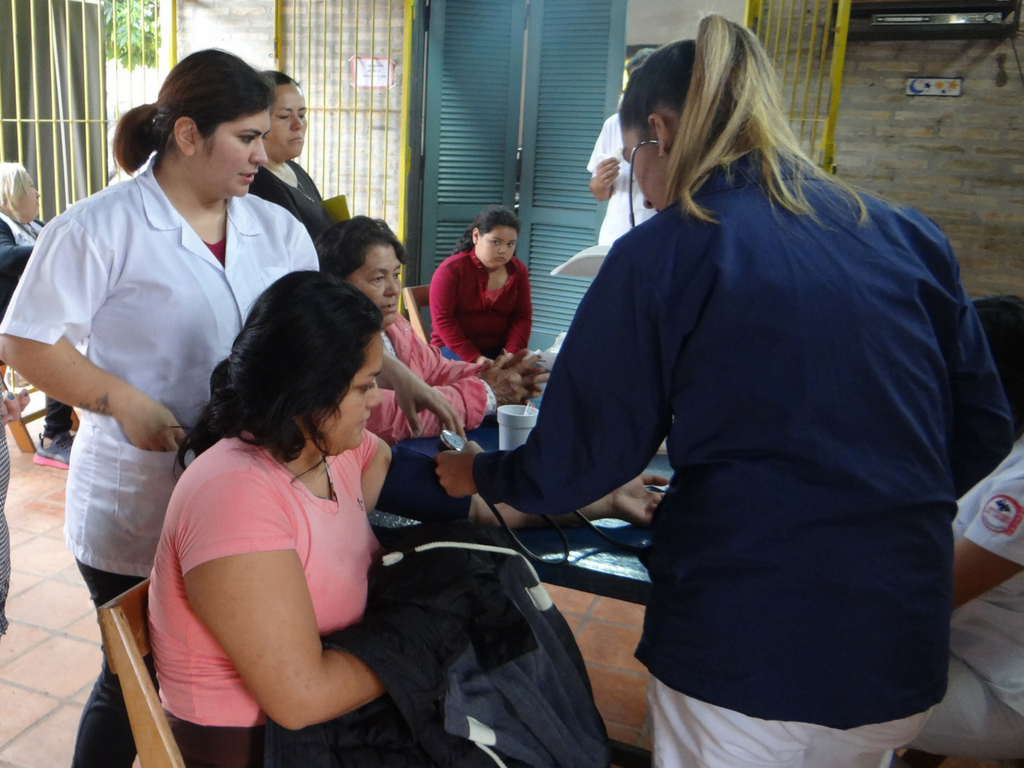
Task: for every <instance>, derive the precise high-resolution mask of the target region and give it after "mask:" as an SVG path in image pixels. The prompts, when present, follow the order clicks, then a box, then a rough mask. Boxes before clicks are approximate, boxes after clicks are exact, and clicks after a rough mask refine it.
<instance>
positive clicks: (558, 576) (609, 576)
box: [373, 426, 671, 605]
mask: <svg viewBox="0 0 1024 768" xmlns="http://www.w3.org/2000/svg"><path fill="white" fill-rule="evenodd" d="M466 436H467V437H468V438H469V439H470V440H474V441H476V442H477V443H479V444H480V445H481V446H482V447H483V449H484V450H487V451H493V450H497V448H498V429H497V427H492V426H483V427H478V428H477V429H473V430H470V431H469V432H467V435H466ZM401 445H403V446H405V447H408V448H411V449H413V450H415V451H418V452H420V453H423V454H426V455H428V456H433V455H434V454H435V453H437V450H438V446H437V438H436V437H422V438H414V439H410V440H403V441H402V443H401ZM648 469H649V470H650V471H652V472H658V473H661V474H664V475H671V469H670V468H669V465H668V457H667V456H663V455H660V454H659V455H658V456H655V457H654V459H653V460H652V462H651V464H650V466H649V467H648ZM374 514H375V515H380V513H374ZM389 518H391V519H389ZM373 522H374V524H375V525H382V526H383V527H394V526H395V525H398V524H404V523H400V522H398V520H395V519H393V516H380V517H376V518H374V519H373ZM596 524H597V525H598V526H599V527H600V528H601V529H602V531H604V532H606V533H607V534H608V535H609V536H612V537H613V538H615V539H616V540H618V541H622V542H625V543H626V544H630V545H634V546H646V545H647V544H649V543H650V531H649V530H647V529H646V528H635V527H633V526H631V525H629V524H627V523H623V522H622V521H620V520H601V521H597V523H596ZM562 530H563V531H564V532H565V535H566V538H567V539H568V540H569V557H568V560H567V561H566V562H565V563H561V564H555V563H551V564H544V563H537V562H534V563H533V565H534V567H535V568H536V569H537V574H538V575H539V576H540V578H541V580H542V581H544V582H546V583H548V584H554V585H556V586H560V587H566V588H569V589H576V590H579V591H581V592H589V593H591V594H594V595H601V596H603V597H612V598H615V599H617V600H626V601H627V602H631V603H638V604H640V605H646V604H647V596H648V594H649V593H650V590H651V580H650V577H649V576H648V574H647V569H646V568H645V567H644V566H643V564H642V563H641V562H640V559H639V557H638V556H637V555H636V554H634V553H632V552H628V551H626V550H624V549H619V548H617V547H615V546H614V545H612V544H609V543H608V542H606V541H604V540H603V539H601V537H599V536H598V535H597V534H596V533H594V532H593V531H592V530H590V529H589V528H588V527H586V526H573V527H565V528H563V529H562ZM516 533H517V535H518V536H519V538H520V540H521V541H522V542H523V544H525V545H526V547H527V548H528V549H529V550H530V551H531V552H533V553H534V554H536V555H538V556H540V557H543V558H545V559H551V560H557V559H560V558H561V556H562V554H563V553H564V546H563V544H562V540H561V538H560V537H559V536H558V534H557V533H556V532H555V531H554V530H552V529H550V528H535V529H528V530H523V531H517V532H516Z"/></svg>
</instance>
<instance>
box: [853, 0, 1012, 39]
mask: <svg viewBox="0 0 1024 768" xmlns="http://www.w3.org/2000/svg"><path fill="white" fill-rule="evenodd" d="M1020 10H1021V0H852V2H851V7H850V34H849V38H850V39H851V40H913V39H919V40H920V39H954V40H955V39H967V38H980V37H990V38H992V37H1005V36H1007V35H1010V34H1013V33H1014V32H1015V31H1016V30H1017V27H1018V24H1019V23H1020Z"/></svg>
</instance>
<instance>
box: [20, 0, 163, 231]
mask: <svg viewBox="0 0 1024 768" xmlns="http://www.w3.org/2000/svg"><path fill="white" fill-rule="evenodd" d="M173 18H174V3H173V0H0V161H3V162H19V163H21V164H23V165H24V166H25V167H26V168H27V169H28V171H29V174H30V175H31V176H32V178H33V179H34V180H35V182H36V186H37V187H38V188H39V191H40V193H41V194H42V216H43V217H44V218H46V219H49V218H52V217H53V216H55V215H57V214H58V213H60V212H61V211H63V210H64V209H65V208H67V206H69V205H70V204H71V203H73V202H75V201H76V200H79V199H81V198H83V197H87V196H88V195H90V194H92V193H93V192H96V191H98V190H100V189H102V188H103V187H104V186H106V184H107V182H108V180H109V179H110V177H111V174H112V171H113V164H112V161H111V158H110V155H109V151H110V150H109V144H110V141H109V139H110V138H111V137H112V136H113V130H114V126H115V125H116V124H117V119H118V118H119V117H120V115H121V113H122V112H123V111H125V110H126V109H128V108H130V107H132V106H135V105H137V104H142V103H144V102H146V101H153V100H155V99H156V93H157V91H158V90H159V87H160V83H161V82H162V81H163V77H164V74H166V72H167V70H168V69H169V68H170V65H171V63H172V62H173V59H174V55H175V52H174V24H173V23H164V24H162V20H163V19H168V20H172V19H173Z"/></svg>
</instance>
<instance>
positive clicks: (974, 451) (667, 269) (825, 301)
mask: <svg viewBox="0 0 1024 768" xmlns="http://www.w3.org/2000/svg"><path fill="white" fill-rule="evenodd" d="M734 168H735V169H736V173H735V174H734V175H733V177H732V178H731V179H730V178H728V177H727V176H726V175H725V174H724V173H720V174H718V175H716V176H714V177H712V178H711V179H710V180H709V181H708V182H707V183H706V184H705V185H704V187H703V188H702V189H701V191H700V193H699V195H698V202H699V203H700V204H701V205H703V206H704V207H706V208H708V209H710V211H711V212H712V213H713V215H714V216H715V218H716V219H717V220H718V222H719V223H716V224H709V223H702V222H699V221H696V220H693V219H688V218H684V217H683V216H682V215H681V214H680V212H679V209H678V207H676V206H673V207H672V208H671V209H668V210H665V211H663V212H661V213H660V214H659V215H657V216H655V217H654V218H653V219H651V220H650V221H648V222H646V223H644V224H643V225H642V226H640V227H638V228H637V229H635V230H633V231H632V232H630V233H628V234H626V235H625V236H623V237H622V238H620V239H619V240H618V241H616V243H615V245H614V246H613V247H612V250H611V252H610V254H609V255H608V258H607V260H606V261H605V263H604V265H603V267H602V268H601V272H600V274H599V275H598V276H597V278H596V279H595V280H594V282H593V285H592V286H591V288H590V290H589V291H588V292H587V294H586V296H585V297H584V299H583V301H582V303H581V304H580V307H579V310H578V311H577V313H576V316H575V319H574V320H573V323H572V327H571V329H570V331H569V334H568V337H567V338H566V340H565V344H564V345H563V346H562V349H561V351H560V353H559V356H558V364H557V366H556V367H555V369H554V372H553V374H552V377H551V380H550V382H549V383H548V386H547V391H546V392H545V394H544V401H543V405H542V407H541V413H540V418H539V421H538V424H537V427H536V428H535V429H534V431H533V433H532V434H531V436H530V439H529V441H528V442H527V444H526V445H525V446H524V447H523V448H520V449H518V450H516V451H513V452H510V453H504V454H503V453H500V452H498V453H493V454H483V455H481V456H478V457H477V459H476V462H475V464H474V477H475V480H476V483H477V486H478V488H479V490H480V492H481V493H482V494H483V495H484V496H485V497H486V498H487V499H489V500H490V501H495V502H496V501H505V502H508V503H510V504H512V505H514V506H516V507H518V508H520V509H523V510H525V511H528V512H534V513H536V512H547V511H554V510H559V511H561V510H564V509H566V508H568V507H572V506H580V505H582V504H584V503H586V502H589V501H592V500H594V499H595V498H597V497H599V496H601V495H602V494H604V493H606V492H608V491H610V490H612V489H613V488H615V487H616V486H618V485H620V484H621V483H623V482H625V481H627V480H629V479H630V478H632V477H634V476H635V475H636V474H637V473H638V472H640V471H641V470H642V469H643V468H644V467H645V465H646V464H647V462H648V459H649V458H650V456H651V455H652V454H653V453H654V451H655V449H656V448H657V446H658V444H659V443H660V442H661V441H662V439H663V438H666V437H667V440H668V452H669V458H670V461H671V464H672V467H673V470H674V472H675V476H674V478H673V480H672V484H671V487H670V488H669V491H668V493H667V494H666V496H665V499H664V500H663V502H662V504H661V505H660V507H659V508H658V510H657V511H656V513H655V517H654V522H653V526H652V544H653V546H652V550H651V553H650V556H649V558H648V560H647V566H648V569H649V570H650V574H651V580H652V582H653V589H652V593H651V598H650V602H649V604H648V607H647V612H646V617H645V621H644V632H643V637H642V640H641V642H640V646H639V648H638V650H637V658H639V659H640V660H641V661H643V662H644V663H645V664H646V665H647V666H648V668H649V669H650V670H651V672H652V673H653V674H654V675H655V676H656V677H657V678H658V679H660V680H661V681H663V682H664V683H666V684H667V685H669V686H670V687H672V688H674V689H676V690H678V691H681V692H683V693H685V694H688V695H690V696H693V697H695V698H697V699H700V700H702V701H706V702H709V703H711V704H715V705H719V706H723V707H727V708H730V709H734V710H738V711H739V712H742V713H744V714H747V715H750V716H754V717H759V718H763V719H769V720H792V721H802V722H809V723H816V724H820V725H825V726H830V727H835V728H852V727H856V726H860V725H865V724H868V723H876V722H883V721H887V720H892V719H897V718H901V717H906V716H909V715H912V714H914V713H917V712H921V711H923V710H925V709H927V708H928V707H930V706H931V705H933V704H935V703H937V702H938V701H939V700H940V699H941V698H942V696H943V692H944V690H945V686H946V666H947V653H948V635H949V616H950V606H951V595H952V587H951V585H952V551H953V543H952V533H951V522H952V520H953V516H954V514H955V512H956V499H957V497H958V496H959V495H960V494H961V493H963V492H964V491H966V490H967V489H969V488H970V487H971V486H972V485H974V483H975V482H977V481H978V480H980V479H981V478H982V477H984V476H985V475H986V474H988V472H989V471H991V470H992V469H993V468H994V467H995V466H996V465H997V464H998V463H999V461H1000V460H1001V459H1002V458H1003V457H1004V456H1005V455H1006V454H1007V453H1008V452H1009V450H1010V448H1011V446H1012V442H1013V435H1012V427H1011V422H1010V412H1009V407H1008V405H1007V403H1006V399H1005V396H1004V394H1003V391H1002V387H1001V385H1000V382H999V378H998V375H997V373H996V370H995V368H994V365H993V363H992V360H991V358H990V355H989V352H988V347H987V345H986V343H985V339H984V336H983V333H982V330H981V327H980V325H979V322H978V319H977V317H976V315H975V314H974V310H973V308H972V306H971V304H970V301H969V300H968V297H967V296H966V294H965V292H964V290H963V288H962V286H961V284H960V280H959V267H958V265H957V262H956V259H955V258H954V256H953V254H952V252H951V250H950V247H949V244H948V242H947V241H946V238H945V237H944V236H943V234H942V233H941V231H940V230H939V228H938V227H937V226H936V225H935V224H933V223H932V222H931V221H929V220H928V219H926V218H925V217H924V216H922V215H920V214H918V213H916V212H914V211H911V210H907V209H903V208H897V207H894V206H891V205H889V204H887V203H884V202H882V201H880V200H877V199H874V198H869V197H865V198H864V202H865V204H866V205H867V207H868V211H869V219H868V221H867V222H866V223H865V224H863V225H861V224H858V222H857V217H856V211H855V209H854V208H853V206H851V205H850V204H849V201H848V199H847V198H845V197H844V196H843V195H841V194H839V193H838V192H837V190H836V188H835V187H834V186H833V185H831V184H828V183H826V182H822V181H817V180H814V181H808V183H807V185H806V193H807V194H808V196H809V198H810V200H811V201H812V203H813V205H814V208H815V210H816V211H817V212H818V217H817V221H816V220H815V219H814V218H812V217H810V216H797V215H793V214H791V213H789V212H787V211H785V210H783V209H780V208H778V207H775V208H773V207H772V206H771V204H770V203H769V201H768V199H767V198H766V196H765V195H764V194H763V192H762V191H761V189H760V186H759V184H758V178H757V173H756V172H755V171H753V170H752V169H751V166H750V165H748V164H746V163H745V162H744V161H741V162H740V163H737V164H736V165H735V166H734Z"/></svg>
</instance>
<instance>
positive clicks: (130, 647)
mask: <svg viewBox="0 0 1024 768" xmlns="http://www.w3.org/2000/svg"><path fill="white" fill-rule="evenodd" d="M148 608H149V579H146V580H145V581H144V582H142V583H141V584H138V585H137V586H134V587H132V588H131V589H129V590H128V591H127V592H125V593H124V594H122V595H119V596H118V597H115V598H114V599H113V600H111V601H110V602H109V603H107V604H106V605H104V606H102V607H101V608H100V610H99V619H100V630H101V631H102V633H103V648H104V650H105V652H106V654H107V664H109V665H110V669H111V671H112V672H113V673H114V674H116V675H117V676H118V679H119V680H120V682H121V690H122V692H123V693H124V703H125V705H126V707H127V709H128V720H129V721H130V722H131V726H132V735H133V736H134V737H135V748H136V749H137V750H138V753H139V762H140V764H141V765H142V768H185V761H184V760H182V757H181V752H180V751H179V750H178V745H177V744H175V743H174V735H173V734H172V733H171V726H170V725H169V724H168V722H167V716H166V715H165V714H164V709H163V707H162V706H161V705H160V698H159V696H158V695H157V692H156V686H155V685H154V684H153V678H151V677H150V675H149V668H148V667H147V666H146V661H145V658H144V657H145V656H147V655H149V654H150V653H151V650H150V647H149V619H148V616H147V610H148Z"/></svg>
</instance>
